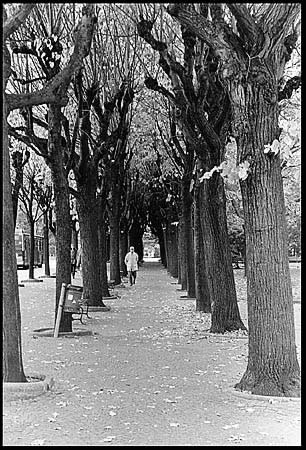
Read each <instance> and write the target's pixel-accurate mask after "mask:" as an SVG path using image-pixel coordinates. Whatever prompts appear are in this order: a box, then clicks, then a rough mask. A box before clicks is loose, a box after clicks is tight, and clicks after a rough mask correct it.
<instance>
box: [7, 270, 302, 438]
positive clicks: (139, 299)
mask: <svg viewBox="0 0 306 450" xmlns="http://www.w3.org/2000/svg"><path fill="white" fill-rule="evenodd" d="M78 282H79V280H78V279H77V278H76V280H75V284H77V283H78ZM174 282H175V279H173V278H171V277H170V276H169V275H168V274H167V272H166V271H165V269H164V268H163V267H162V266H161V265H160V264H159V263H157V262H146V263H145V264H144V265H143V266H142V267H141V270H140V272H139V274H138V278H137V282H136V285H135V286H132V287H130V286H128V284H126V285H125V287H124V288H121V289H119V288H118V289H117V292H118V293H119V294H120V296H121V297H120V298H118V299H116V300H112V301H105V303H107V304H108V305H110V306H111V311H110V312H97V313H91V314H90V315H91V316H92V318H91V319H87V324H86V325H79V322H78V321H77V322H74V327H77V328H86V329H91V330H92V331H94V332H95V333H96V334H95V335H93V336H83V337H74V338H58V339H54V338H47V337H39V338H37V339H34V338H33V337H32V333H31V332H32V330H33V329H35V328H47V327H52V325H53V316H54V288H55V279H45V280H44V282H43V283H35V284H27V285H26V287H24V288H20V297H21V299H20V300H21V310H22V318H23V320H22V328H23V351H24V366H25V371H26V374H32V373H42V374H47V375H52V376H53V377H54V379H55V387H54V388H53V390H52V391H50V392H48V393H47V394H45V395H43V396H41V397H37V398H36V399H33V400H27V401H16V402H12V403H11V404H8V405H5V407H4V421H3V445H4V446H8V445H16V446H18V445H20V446H26V445H50V446H74V445H80V446H96V445H97V446H103V445H107V446H109V445H111V446H119V445H123V446H130V445H133V446H134V445H135V446H155V445H157V446H162V445H165V446H175V445H182V446H190V445H191V446H202V445H203V446H219V445H220V446H233V445H237V446H255V445H260V446H266V445H268V446H269V445H273V446H278V445H300V402H299V401H288V400H287V401H279V400H270V401H269V400H268V399H265V400H257V399H254V398H252V399H248V398H244V397H239V396H237V395H235V393H234V391H233V389H232V386H233V385H234V384H235V383H236V382H238V381H239V379H240V378H241V376H242V374H243V372H244V370H245V367H246V361H247V356H246V355H247V338H246V337H245V336H243V335H239V334H238V333H236V334H233V333H232V334H228V335H224V336H212V335H209V334H208V333H207V330H208V328H209V315H207V314H202V313H197V312H195V310H194V308H195V305H194V301H190V300H182V299H180V295H182V292H179V291H178V290H177V288H178V285H176V284H173V283H174ZM299 306H300V305H297V307H299ZM239 307H240V309H241V315H242V318H243V320H244V321H245V322H246V305H245V302H244V301H242V302H240V303H239ZM297 320H300V319H299V318H298V319H297Z"/></svg>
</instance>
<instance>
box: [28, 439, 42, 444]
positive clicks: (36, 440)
mask: <svg viewBox="0 0 306 450" xmlns="http://www.w3.org/2000/svg"><path fill="white" fill-rule="evenodd" d="M45 440H46V439H35V441H33V442H31V445H44V443H45Z"/></svg>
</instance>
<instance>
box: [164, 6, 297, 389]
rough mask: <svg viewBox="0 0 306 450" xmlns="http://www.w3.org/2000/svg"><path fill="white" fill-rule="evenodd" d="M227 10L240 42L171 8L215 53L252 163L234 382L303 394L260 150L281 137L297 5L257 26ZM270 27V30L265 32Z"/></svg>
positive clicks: (274, 166)
mask: <svg viewBox="0 0 306 450" xmlns="http://www.w3.org/2000/svg"><path fill="white" fill-rule="evenodd" d="M231 8H232V9H231V10H232V12H233V14H235V18H236V20H237V21H238V24H239V26H240V28H241V30H242V40H241V41H237V39H233V38H235V36H234V35H233V34H230V35H228V30H227V29H226V28H225V27H223V26H222V24H221V23H218V24H215V23H214V22H209V21H208V20H206V19H205V18H203V17H202V16H201V15H199V14H197V13H196V12H195V11H192V12H190V10H187V9H186V8H185V6H184V5H182V4H175V5H174V4H173V5H170V6H169V7H168V12H169V13H170V14H171V15H172V16H174V17H176V18H178V20H179V21H180V23H181V24H183V25H184V26H187V27H189V28H190V29H191V30H192V31H193V32H194V33H195V34H196V36H198V37H199V38H200V39H202V40H204V42H206V43H207V44H208V45H209V46H211V47H212V48H213V49H214V53H215V54H216V55H218V57H219V60H220V61H219V62H220V70H219V74H220V77H221V79H222V81H223V82H224V86H225V87H226V89H227V92H228V95H229V98H230V102H231V107H232V114H233V121H232V130H233V134H234V135H235V137H236V140H237V147H238V158H237V159H238V163H244V162H245V161H248V162H249V164H250V167H249V173H248V177H247V178H246V180H244V181H241V191H242V200H243V207H244V216H245V234H246V255H247V258H246V261H247V302H248V317H249V359H248V366H247V369H246V372H245V373H244V375H243V377H242V379H241V381H240V382H239V383H238V384H237V385H236V388H238V389H241V390H248V391H251V392H252V393H254V394H263V395H277V396H300V369H299V364H298V361H297V353H296V346H295V332H294V311H293V302H292V288H291V280H290V272H289V261H288V249H287V231H286V215H285V205H284V194H283V185H282V178H281V167H280V157H279V154H277V155H275V154H273V153H272V154H271V153H270V154H269V153H268V154H265V153H264V149H265V145H271V144H272V142H273V140H274V139H278V137H279V129H278V117H279V107H278V88H279V82H280V80H281V79H282V76H283V71H284V66H285V62H286V61H288V59H289V58H290V53H291V52H290V48H289V46H288V45H285V44H288V43H287V42H286V39H287V38H291V40H292V38H293V42H294V40H296V39H297V33H295V36H294V32H293V27H292V25H293V22H294V20H295V18H296V17H297V16H298V15H299V13H300V5H299V4H284V5H282V7H281V8H280V7H279V5H277V4H275V5H270V7H269V9H270V11H269V13H270V14H269V15H267V18H266V17H265V16H262V17H261V27H260V28H259V27H258V25H257V23H256V22H255V21H254V20H253V18H252V16H251V15H248V17H247V18H246V19H247V22H248V23H250V24H251V25H252V27H251V29H250V28H249V27H248V26H245V25H246V23H245V14H236V12H237V10H238V11H239V9H240V8H241V6H239V4H235V6H234V7H231ZM272 8H273V9H272ZM272 27H273V29H274V30H275V32H274V33H273V36H269V35H268V32H269V31H268V30H270V29H271V28H272ZM254 30H255V31H254ZM263 30H264V31H265V35H264V31H263ZM291 33H292V34H291ZM249 44H252V46H253V50H252V52H254V49H255V53H253V55H254V56H252V58H251V57H250V55H249V53H248V52H247V51H246V49H247V50H249ZM262 44H263V45H262Z"/></svg>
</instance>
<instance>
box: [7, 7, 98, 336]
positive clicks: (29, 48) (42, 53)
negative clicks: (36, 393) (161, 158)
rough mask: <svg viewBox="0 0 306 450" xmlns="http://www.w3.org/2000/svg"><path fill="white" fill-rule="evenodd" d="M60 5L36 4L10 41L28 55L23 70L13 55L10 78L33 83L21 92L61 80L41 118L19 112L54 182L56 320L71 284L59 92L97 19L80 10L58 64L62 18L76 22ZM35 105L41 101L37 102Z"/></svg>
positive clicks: (65, 322)
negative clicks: (70, 44) (70, 47)
mask: <svg viewBox="0 0 306 450" xmlns="http://www.w3.org/2000/svg"><path fill="white" fill-rule="evenodd" d="M63 8H64V6H63V5H57V6H52V7H50V5H40V6H39V7H37V8H35V9H34V11H33V12H34V16H33V19H32V20H30V19H31V18H29V23H28V24H27V25H28V28H26V29H25V30H24V33H25V37H26V40H28V43H27V44H21V45H19V44H18V43H17V42H16V39H17V38H18V36H17V37H16V39H15V40H14V39H13V40H12V42H11V46H12V50H13V55H17V56H18V57H20V58H23V59H24V58H25V57H26V58H28V55H29V56H30V57H31V64H30V63H27V61H28V59H26V65H25V67H26V69H27V71H26V73H25V74H23V72H22V70H23V67H24V66H23V65H22V64H20V63H19V64H18V59H17V62H16V58H14V62H15V64H14V69H15V71H14V78H16V81H18V82H19V83H21V85H23V84H26V85H31V88H32V93H31V92H29V91H30V89H29V88H28V89H27V92H26V94H23V96H25V95H28V96H29V95H32V96H33V92H34V91H35V88H37V89H38V88H39V87H40V86H41V84H42V82H44V81H45V80H46V86H49V85H50V86H52V83H55V86H57V84H59V87H58V88H57V90H58V92H57V95H58V97H57V99H58V101H57V102H54V103H52V102H48V100H46V102H45V103H49V105H48V110H47V113H46V114H45V116H43V117H42V118H41V117H37V116H36V114H34V113H33V110H32V107H29V105H21V106H23V108H22V109H21V114H22V116H23V118H24V121H25V124H26V126H25V127H23V128H22V129H21V131H23V133H24V136H23V137H21V136H20V135H19V138H20V139H23V140H24V142H26V143H27V144H28V145H30V146H32V148H33V147H34V148H35V150H36V152H38V153H39V154H41V155H42V156H43V157H44V158H45V161H46V163H47V164H48V166H49V167H50V170H51V176H52V182H53V186H54V210H55V216H56V248H57V251H56V258H57V263H56V298H55V319H56V316H57V307H58V303H59V298H60V292H61V287H62V283H69V282H70V280H71V273H70V272H71V271H70V269H71V266H70V244H71V229H70V210H69V186H68V180H67V173H66V172H67V171H68V172H69V168H67V167H66V164H65V163H66V155H65V152H66V150H67V144H66V142H65V141H64V139H63V138H62V136H61V126H62V113H61V107H62V106H64V105H66V104H67V99H66V98H65V99H64V100H63V97H65V95H66V92H67V90H68V87H69V82H70V79H71V77H72V75H73V74H74V72H75V71H77V70H78V69H79V67H81V65H82V61H83V58H82V56H81V55H82V54H84V55H86V54H87V53H88V52H89V48H90V41H91V39H92V33H93V27H94V23H95V19H94V18H93V17H91V15H90V14H92V13H91V12H90V11H91V10H92V7H90V8H89V10H88V11H87V10H86V9H83V13H84V15H83V18H84V26H83V25H81V27H80V29H79V31H77V35H76V36H75V37H74V38H73V39H77V37H78V36H79V35H80V34H81V35H83V36H84V38H83V39H82V40H81V41H79V42H77V41H76V44H75V46H74V51H73V52H72V54H71V52H70V54H71V56H70V59H69V62H68V64H67V66H66V67H65V68H63V69H62V68H61V62H62V61H61V60H62V59H63V60H64V61H65V59H66V60H67V58H69V54H68V55H67V53H65V54H64V55H62V53H63V46H62V44H61V42H60V35H61V33H63V29H62V28H63V23H64V24H65V26H68V27H69V26H70V31H71V29H72V28H73V27H74V25H75V23H70V22H69V20H68V12H67V10H65V9H63ZM69 8H70V7H68V11H69ZM88 13H89V14H88ZM87 14H88V15H87ZM73 17H74V16H73ZM86 20H88V25H87V23H86V22H85V21H86ZM67 24H68V25H67ZM90 27H91V29H90ZM28 30H30V31H28ZM17 69H18V72H17ZM18 75H19V77H18ZM30 75H31V76H30ZM23 77H24V78H23ZM60 83H62V84H60ZM11 84H12V83H11ZM38 92H39V90H38ZM11 96H12V94H11ZM13 98H14V96H13ZM41 103H42V102H41ZM34 104H36V103H34ZM37 104H40V103H39V102H38V103H37ZM32 106H33V105H32ZM40 115H41V114H40ZM37 128H38V130H37ZM11 131H12V130H11ZM46 133H47V136H46ZM15 136H16V134H15ZM71 329H72V320H71V314H67V313H64V314H63V315H62V319H61V323H60V331H71Z"/></svg>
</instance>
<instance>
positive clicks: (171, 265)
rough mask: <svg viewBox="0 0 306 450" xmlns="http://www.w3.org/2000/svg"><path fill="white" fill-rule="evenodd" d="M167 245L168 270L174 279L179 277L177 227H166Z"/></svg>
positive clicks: (169, 225)
mask: <svg viewBox="0 0 306 450" xmlns="http://www.w3.org/2000/svg"><path fill="white" fill-rule="evenodd" d="M166 236H167V237H166V245H167V270H168V272H169V273H170V275H171V276H172V277H174V278H177V276H178V257H177V254H178V245H177V237H176V225H172V224H168V225H167V226H166Z"/></svg>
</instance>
